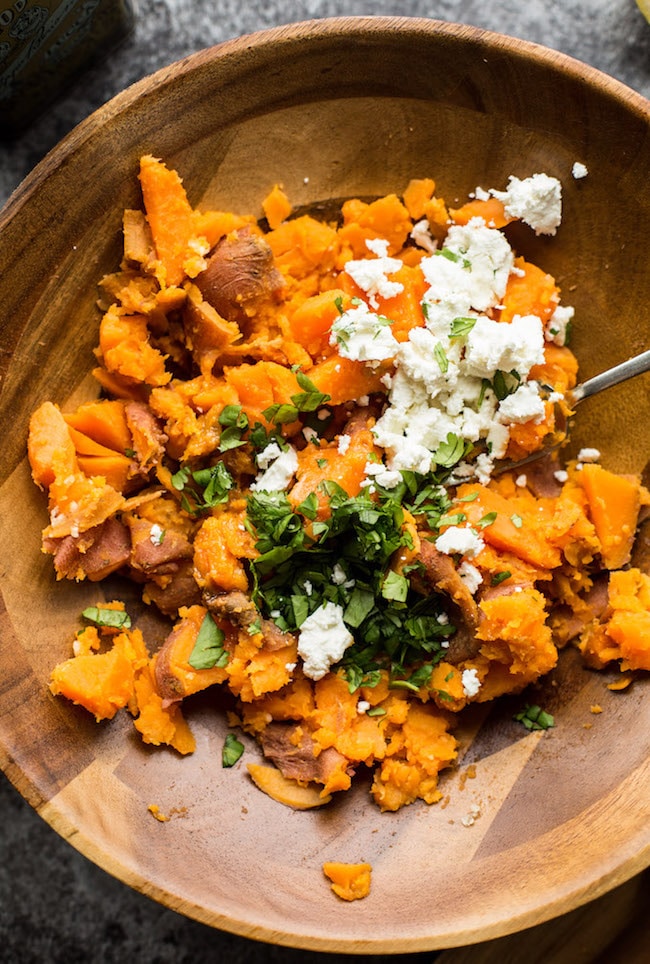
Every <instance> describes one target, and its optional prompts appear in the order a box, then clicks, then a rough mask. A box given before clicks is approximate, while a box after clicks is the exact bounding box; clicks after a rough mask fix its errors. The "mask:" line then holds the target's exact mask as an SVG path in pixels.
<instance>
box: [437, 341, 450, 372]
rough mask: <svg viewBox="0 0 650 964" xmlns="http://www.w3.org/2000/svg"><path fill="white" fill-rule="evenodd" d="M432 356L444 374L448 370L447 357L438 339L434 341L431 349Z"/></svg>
mask: <svg viewBox="0 0 650 964" xmlns="http://www.w3.org/2000/svg"><path fill="white" fill-rule="evenodd" d="M433 357H434V358H435V360H436V361H437V362H438V368H439V369H440V371H441V372H442V374H443V375H444V374H445V372H447V371H448V370H449V359H448V358H447V355H446V353H445V349H444V348H443V347H442V345H441V343H440V342H439V341H437V342H436V344H435V346H434V349H433Z"/></svg>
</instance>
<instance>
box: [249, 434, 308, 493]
mask: <svg viewBox="0 0 650 964" xmlns="http://www.w3.org/2000/svg"><path fill="white" fill-rule="evenodd" d="M272 445H275V443H274V442H271V445H267V446H266V448H265V449H264V450H263V452H260V455H265V453H267V452H268V450H269V449H270V448H271V446H272ZM276 448H277V449H278V451H279V453H280V454H279V455H277V456H275V457H273V456H270V458H271V459H272V460H271V461H270V464H268V468H266V469H265V471H264V472H261V473H260V474H259V475H258V476H257V478H256V479H255V481H254V482H252V483H251V490H252V491H253V492H282V491H283V490H284V489H286V488H287V486H288V485H289V482H290V481H291V479H292V478H293V476H294V475H295V472H296V469H297V468H298V453H297V452H296V450H295V449H294V448H292V446H289V448H288V449H287V450H286V451H284V452H283V451H282V449H280V447H279V446H277V445H276ZM260 455H258V457H257V461H258V463H259V461H260ZM264 461H265V462H266V461H267V457H265V459H264Z"/></svg>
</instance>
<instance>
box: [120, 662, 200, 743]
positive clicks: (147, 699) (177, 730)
mask: <svg viewBox="0 0 650 964" xmlns="http://www.w3.org/2000/svg"><path fill="white" fill-rule="evenodd" d="M156 663H157V658H156V657H154V659H153V661H152V663H151V664H148V665H147V666H146V667H145V668H144V669H143V670H142V671H141V672H140V673H138V675H137V676H136V679H135V687H134V688H135V696H136V704H137V712H138V716H137V719H135V720H134V722H133V725H134V726H135V728H136V730H137V731H138V732H139V733H140V735H141V737H142V740H143V742H144V743H149V744H152V745H153V746H160V745H161V744H167V745H169V746H172V747H173V748H174V749H175V750H177V751H178V752H179V753H182V754H183V755H185V754H187V753H193V752H194V750H195V749H196V741H195V739H194V736H193V735H192V731H191V730H190V728H189V726H188V725H187V722H186V721H185V719H184V717H183V715H182V712H181V708H180V705H179V704H177V703H172V704H170V705H165V703H164V701H163V699H162V697H161V696H160V694H159V693H158V691H157V689H156V683H155V666H156Z"/></svg>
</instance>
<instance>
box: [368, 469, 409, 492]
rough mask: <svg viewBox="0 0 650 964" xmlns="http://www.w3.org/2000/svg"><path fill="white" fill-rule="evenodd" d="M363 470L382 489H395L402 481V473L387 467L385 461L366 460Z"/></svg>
mask: <svg viewBox="0 0 650 964" xmlns="http://www.w3.org/2000/svg"><path fill="white" fill-rule="evenodd" d="M363 471H364V473H365V475H367V476H369V478H370V479H372V480H374V481H375V482H376V483H377V485H380V486H381V487H382V489H395V488H396V487H397V486H398V485H399V484H400V482H401V481H402V473H401V472H395V471H394V470H393V469H387V468H386V466H385V465H384V464H383V462H366V465H365V468H364V470H363Z"/></svg>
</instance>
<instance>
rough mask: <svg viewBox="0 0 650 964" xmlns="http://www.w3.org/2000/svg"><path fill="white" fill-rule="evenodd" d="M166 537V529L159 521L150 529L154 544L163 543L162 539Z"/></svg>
mask: <svg viewBox="0 0 650 964" xmlns="http://www.w3.org/2000/svg"><path fill="white" fill-rule="evenodd" d="M164 538H165V530H164V529H163V527H162V526H159V525H158V523H157V522H154V524H153V525H152V526H151V528H150V529H149V541H150V542H151V544H152V545H154V546H160V545H162V541H163V539H164Z"/></svg>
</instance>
